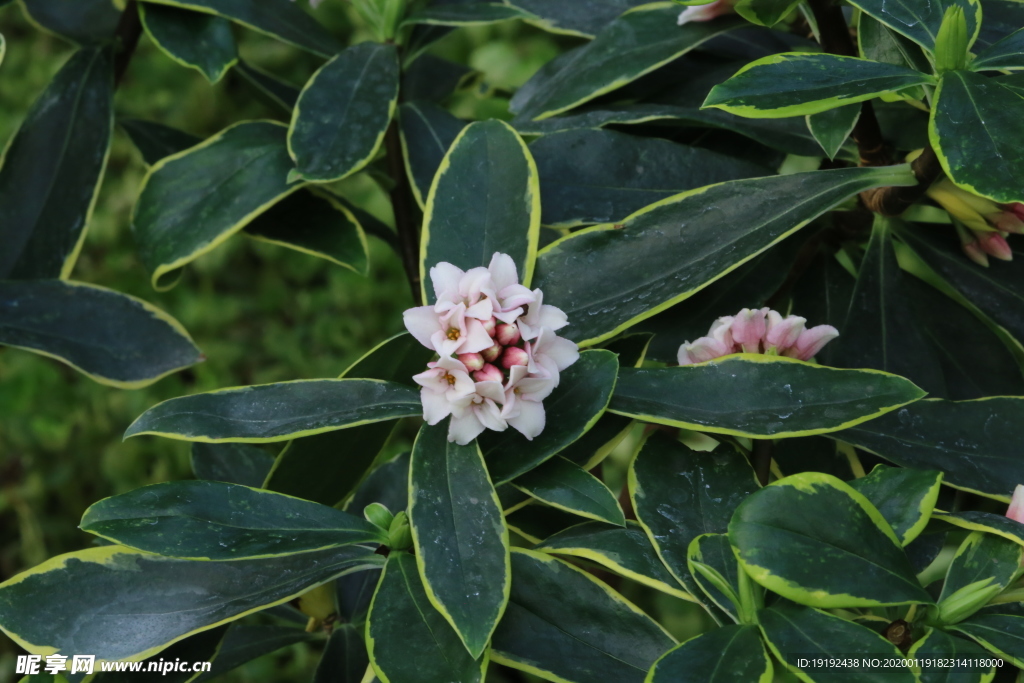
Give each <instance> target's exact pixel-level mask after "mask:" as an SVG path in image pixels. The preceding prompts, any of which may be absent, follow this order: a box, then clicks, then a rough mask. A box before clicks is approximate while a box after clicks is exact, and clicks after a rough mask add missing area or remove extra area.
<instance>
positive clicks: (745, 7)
mask: <svg viewBox="0 0 1024 683" xmlns="http://www.w3.org/2000/svg"><path fill="white" fill-rule="evenodd" d="M798 4H799V0H740V1H739V2H737V3H736V12H737V14H739V15H740V16H741V17H743V18H744V19H746V20H747V21H749V22H750V23H752V24H757V25H758V26H769V27H771V26H774V25H775V24H777V23H779V22H780V21H782V20H783V19H784V18H785V16H786V15H787V14H789V13H790V12H792V11H793V10H794V9H796V6H797V5H798Z"/></svg>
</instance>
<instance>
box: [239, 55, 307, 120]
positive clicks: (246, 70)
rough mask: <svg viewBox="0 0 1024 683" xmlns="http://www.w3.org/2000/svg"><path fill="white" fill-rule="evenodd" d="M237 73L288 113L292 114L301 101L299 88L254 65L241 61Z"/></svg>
mask: <svg viewBox="0 0 1024 683" xmlns="http://www.w3.org/2000/svg"><path fill="white" fill-rule="evenodd" d="M235 72H236V73H238V75H240V76H241V77H242V78H243V79H245V81H246V82H247V83H249V84H250V85H251V86H252V87H254V88H256V90H257V91H259V92H260V93H262V94H263V95H264V96H265V97H266V98H267V99H269V100H270V101H271V102H273V103H274V104H276V105H277V106H279V107H281V108H282V109H284V110H285V111H286V112H288V113H291V111H292V109H293V108H294V107H295V103H296V102H298V101H299V93H300V92H301V91H300V90H299V89H298V88H296V87H295V86H294V85H292V84H291V83H286V82H284V81H282V80H281V79H279V78H277V77H276V76H271V75H270V74H268V73H266V72H265V71H262V70H260V69H258V68H256V67H255V66H253V65H252V64H249V63H247V62H245V61H243V60H240V61H239V62H238V66H236V67H235Z"/></svg>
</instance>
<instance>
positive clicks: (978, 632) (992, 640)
mask: <svg viewBox="0 0 1024 683" xmlns="http://www.w3.org/2000/svg"><path fill="white" fill-rule="evenodd" d="M951 630H953V631H956V632H957V633H962V634H964V635H966V636H969V637H970V638H973V639H974V640H976V641H977V642H978V644H979V645H981V646H982V647H984V648H985V649H986V650H988V651H989V652H992V653H994V654H997V655H999V656H1000V657H1003V658H1004V659H1007V660H1009V662H1010V663H1012V664H1013V665H1014V666H1019V665H1020V663H1021V662H1024V617H1019V616H1011V615H1008V614H984V615H976V616H974V617H972V618H970V619H968V620H967V621H963V622H961V623H959V624H957V625H956V626H953V627H951Z"/></svg>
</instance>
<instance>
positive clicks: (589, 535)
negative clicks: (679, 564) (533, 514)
mask: <svg viewBox="0 0 1024 683" xmlns="http://www.w3.org/2000/svg"><path fill="white" fill-rule="evenodd" d="M534 549H535V550H539V551H543V552H546V553H551V554H552V555H569V556H571V557H581V558H583V559H585V560H591V561H593V562H596V563H598V564H599V565H601V566H602V567H605V568H607V569H610V570H611V571H613V572H615V573H616V574H619V575H621V576H625V577H626V578H629V579H633V580H634V581H636V582H638V583H642V584H644V585H645V586H650V587H652V588H654V589H656V590H659V591H661V592H663V593H668V594H669V595H674V596H676V597H678V598H682V599H684V600H693V596H691V595H690V594H689V593H687V592H686V590H685V589H684V588H683V587H682V586H681V585H680V584H679V582H678V581H676V579H675V577H673V576H672V574H670V573H669V572H668V570H667V569H666V568H665V565H664V564H662V562H661V559H660V558H659V557H658V553H657V551H655V549H654V546H652V545H651V542H650V540H649V539H648V538H647V534H646V532H644V530H643V527H641V526H640V525H639V524H637V523H636V522H633V521H629V522H626V527H625V528H624V529H623V528H616V527H613V526H608V525H607V524H602V523H601V522H584V523H583V524H578V525H576V526H574V527H570V528H568V529H566V530H565V531H561V532H559V533H557V534H555V535H553V536H549V537H548V538H547V539H546V540H545V541H544V542H543V543H541V544H540V545H538V546H537V547H536V548H534ZM731 552H732V551H730V556H731ZM733 564H735V561H734V562H733Z"/></svg>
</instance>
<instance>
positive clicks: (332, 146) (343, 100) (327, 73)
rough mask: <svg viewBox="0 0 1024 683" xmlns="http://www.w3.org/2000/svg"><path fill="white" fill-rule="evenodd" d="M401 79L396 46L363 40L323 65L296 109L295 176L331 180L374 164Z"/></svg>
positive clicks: (291, 134)
mask: <svg viewBox="0 0 1024 683" xmlns="http://www.w3.org/2000/svg"><path fill="white" fill-rule="evenodd" d="M398 82H399V66H398V52H397V50H396V48H395V46H394V45H381V44H377V43H361V44H359V45H356V46H354V47H350V48H348V49H346V50H345V51H343V52H341V53H339V54H338V55H337V56H336V57H335V58H334V59H332V60H331V61H329V62H327V63H326V64H324V65H323V66H322V67H320V69H319V70H318V71H317V72H316V73H315V74H313V77H312V78H310V79H309V82H308V83H306V87H305V88H303V90H302V94H301V95H299V101H298V103H297V104H296V105H295V110H294V111H293V113H292V123H291V128H290V129H289V131H288V153H289V154H290V155H291V157H292V159H294V160H295V165H296V167H297V169H296V170H295V171H293V172H292V175H293V176H294V177H295V178H301V179H303V180H308V181H312V182H317V183H327V182H333V181H335V180H341V179H342V178H345V177H346V176H349V175H351V174H353V173H355V172H356V171H359V170H361V169H362V168H363V167H364V166H366V165H367V164H368V163H370V161H372V160H373V157H374V156H376V154H377V150H378V149H380V145H381V143H382V142H383V141H384V133H385V132H386V131H387V129H388V125H390V123H391V117H392V115H393V114H394V112H395V105H396V102H397V101H398Z"/></svg>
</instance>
